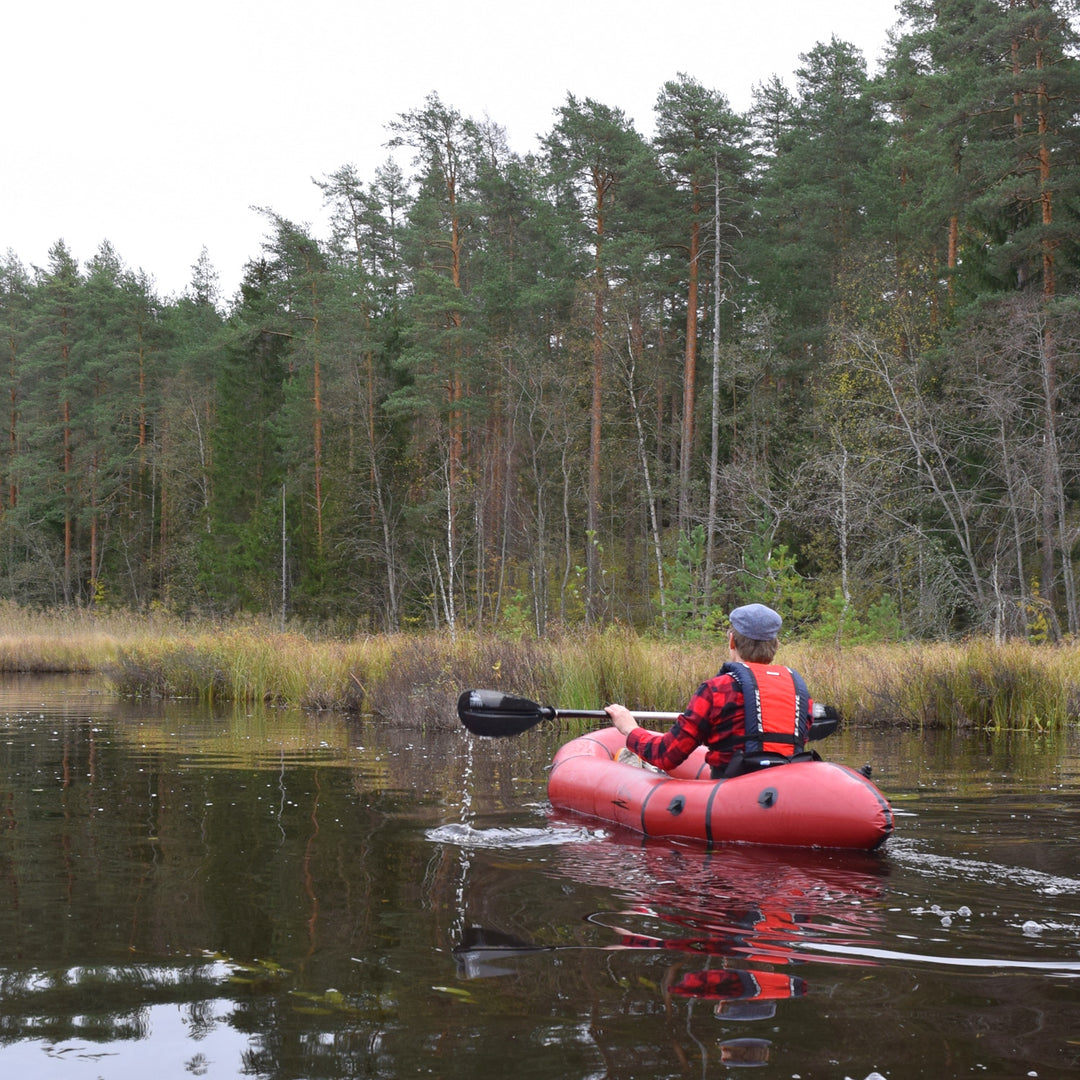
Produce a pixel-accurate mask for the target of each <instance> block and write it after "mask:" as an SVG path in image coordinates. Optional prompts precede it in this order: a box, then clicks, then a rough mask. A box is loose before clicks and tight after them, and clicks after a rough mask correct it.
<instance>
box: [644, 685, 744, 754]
mask: <svg viewBox="0 0 1080 1080" xmlns="http://www.w3.org/2000/svg"><path fill="white" fill-rule="evenodd" d="M717 681H720V680H717ZM722 681H723V682H724V683H730V682H731V680H730V679H728V678H725V679H724V680H722ZM716 696H717V695H716V687H715V686H714V685H713V682H712V681H710V682H706V683H702V684H701V686H699V687H698V688H697V690H696V691H695V693H694V696H693V697H692V698H691V699H690V703H689V704H688V705H687V706H686V709H685V711H684V712H683V713H682V714H681V715H680V716H679V718H678V720H676V721H675V723H674V724H673V725H672V727H671V730H670V731H668V732H667V734H665V735H661V734H660V733H658V732H655V731H646V730H645V729H644V728H640V727H639V728H634V730H633V731H631V732H630V734H629V735H628V736H627V737H626V745H627V747H628V748H629V749H630V750H632V751H633V752H634V753H635V754H637V755H638V757H640V758H641V759H642V760H643V761H645V762H647V763H648V764H650V765H655V766H656V767H657V768H658V769H663V770H664V771H665V772H667V771H668V770H670V769H673V768H675V766H676V765H680V764H681V763H682V762H684V761H685V760H686V759H687V758H688V757H689V756H690V754H691V753H692V752H693V750H694V749H695V748H696V747H698V746H700V745H701V744H702V743H704V742H705V741H706V740H707V739H708V737H709V734H710V729H711V726H712V725H711V720H712V717H713V715H714V708H716V706H717V705H718V704H722V703H719V702H716V700H715V699H716Z"/></svg>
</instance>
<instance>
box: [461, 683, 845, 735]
mask: <svg viewBox="0 0 1080 1080" xmlns="http://www.w3.org/2000/svg"><path fill="white" fill-rule="evenodd" d="M457 709H458V717H459V718H460V720H461V723H462V725H463V726H464V727H465V728H466V729H467V730H468V731H471V732H472V733H473V734H474V735H484V736H488V737H492V738H494V737H507V736H510V735H520V734H521V733H522V732H523V731H528V730H529V728H531V727H535V726H536V725H537V724H542V723H543V722H544V721H545V720H558V719H560V718H565V719H577V720H607V721H610V720H611V717H610V716H608V714H607V713H606V712H604V710H603V709H556V708H553V707H552V706H551V705H538V704H537V703H536V702H535V701H529V700H528V698H522V697H515V696H513V695H512V694H504V693H503V692H502V691H501V690H466V691H464V692H463V693H462V695H461V696H460V697H459V698H458V705H457ZM681 715H682V714H681V713H677V712H635V713H634V714H633V716H634V719H635V720H637V721H639V722H640V721H642V720H659V721H662V722H666V723H669V724H670V723H673V722H674V721H675V720H677V719H678V718H679V716H681ZM839 724H840V717H839V715H838V714H837V712H836V710H835V709H834V708H833V707H832V706H831V705H818V704H815V705H814V724H813V726H812V727H811V728H810V738H811V740H813V739H824V738H825V736H826V735H831V734H832V733H833V732H834V731H835V730H836V729H837V727H838V726H839Z"/></svg>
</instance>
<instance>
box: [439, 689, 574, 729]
mask: <svg viewBox="0 0 1080 1080" xmlns="http://www.w3.org/2000/svg"><path fill="white" fill-rule="evenodd" d="M457 711H458V717H459V718H460V720H461V722H462V724H463V725H464V726H465V727H466V728H467V729H468V730H469V731H471V732H472V733H473V734H474V735H486V736H490V737H505V736H508V735H520V734H521V733H522V732H523V731H528V730H529V728H531V727H535V726H536V725H537V724H539V723H541V722H542V721H544V720H551V719H553V718H554V716H555V710H554V709H552V708H545V707H543V706H541V705H537V704H536V702H535V701H529V700H528V699H526V698H520V697H512V696H511V695H510V694H504V693H503V692H502V691H501V690H466V691H465V692H464V693H463V694H462V695H461V697H459V698H458V703H457Z"/></svg>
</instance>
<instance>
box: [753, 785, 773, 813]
mask: <svg viewBox="0 0 1080 1080" xmlns="http://www.w3.org/2000/svg"><path fill="white" fill-rule="evenodd" d="M777 798H778V796H777V794H776V788H774V787H767V788H764V789H763V790H762V792H761V794H760V795H759V796H758V797H757V801H758V806H763V807H765V809H766V810H768V809H769V807H770V806H775V805H776V800H777Z"/></svg>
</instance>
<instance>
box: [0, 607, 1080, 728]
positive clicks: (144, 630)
mask: <svg viewBox="0 0 1080 1080" xmlns="http://www.w3.org/2000/svg"><path fill="white" fill-rule="evenodd" d="M723 659H724V657H723V655H722V654H721V651H720V648H719V643H718V642H716V641H715V640H699V641H692V642H685V641H674V640H663V641H655V640H652V639H648V638H643V637H640V636H639V635H636V634H634V633H633V632H631V631H628V630H625V629H620V628H615V629H610V630H605V631H602V632H595V633H578V634H565V635H561V636H558V637H552V638H547V639H544V640H543V641H511V640H506V639H502V638H495V637H490V636H472V635H458V636H457V637H451V636H450V635H447V634H426V635H411V634H409V635H406V634H401V635H380V636H360V637H356V638H349V639H341V638H326V639H322V638H319V637H317V636H314V635H306V634H301V633H296V632H287V633H282V632H280V631H279V630H275V629H273V628H271V627H270V626H269V625H267V624H265V623H261V622H259V621H257V620H234V621H232V622H229V623H227V624H224V625H211V624H204V625H197V626H193V625H191V624H188V623H184V622H181V621H179V620H176V619H172V618H170V617H167V616H148V617H137V616H134V615H126V614H115V615H112V614H107V615H101V614H91V613H87V612H59V613H30V612H25V611H22V610H21V609H18V608H15V607H14V606H11V605H4V604H0V671H7V672H39V673H47V672H88V673H98V674H100V675H101V677H102V679H103V681H104V682H105V683H106V684H107V685H108V686H109V687H110V688H111V689H112V690H113V691H115V692H116V693H118V694H120V695H122V696H126V697H166V698H193V699H196V700H200V701H204V702H222V701H234V702H249V703H254V702H265V703H267V704H274V705H291V706H297V707H300V708H304V709H312V710H318V709H334V710H341V711H347V712H363V713H368V714H371V715H374V716H378V717H380V718H383V719H386V720H391V721H394V722H396V723H401V724H408V725H410V726H416V727H423V728H454V727H457V723H458V721H457V715H456V704H457V698H458V695H459V694H460V693H461V692H462V690H466V689H472V688H493V689H500V690H504V691H505V692H507V693H510V694H516V695H519V696H521V697H526V698H530V699H533V700H536V701H538V702H539V703H541V704H545V705H554V706H555V707H556V708H562V709H598V708H601V707H602V706H603V705H605V704H607V703H609V702H612V701H620V702H622V703H623V704H625V705H627V706H628V707H629V708H631V709H639V710H649V711H673V710H678V709H681V708H683V706H684V705H685V704H686V701H687V699H688V698H689V696H690V694H691V693H692V691H693V690H694V689H695V688H696V687H697V686H698V684H699V683H701V682H702V681H703V680H704V679H706V678H708V677H709V676H710V675H712V674H714V673H715V672H716V670H717V669H718V667H719V665H720V663H721V662H722V660H723ZM778 660H779V661H780V662H782V663H786V664H789V665H790V666H792V667H794V668H797V669H798V670H799V671H801V672H802V673H803V675H804V676H805V677H806V681H807V683H808V684H809V686H810V690H811V693H812V694H813V696H814V697H815V699H816V700H818V701H824V702H828V703H830V704H834V705H836V706H837V707H838V708H839V710H840V712H841V714H842V715H843V716H844V717H845V719H846V722H847V723H848V724H851V725H883V726H884V725H887V726H895V727H906V728H913V729H921V728H927V727H934V728H947V729H952V730H965V729H980V730H995V731H996V730H1004V729H1011V730H1031V731H1040V730H1048V729H1053V728H1059V727H1062V726H1064V725H1066V724H1070V723H1076V722H1077V721H1080V646H1077V645H1061V646H1046V645H1043V646H1034V645H1029V644H1026V643H1024V642H1010V643H1006V644H1004V645H995V644H993V643H992V642H990V641H983V640H974V641H969V642H964V643H962V644H905V645H874V646H858V647H854V648H848V649H844V650H837V649H834V648H830V647H826V646H822V645H815V644H803V643H799V642H793V643H790V644H785V645H784V647H783V648H782V650H781V653H780V655H779V656H778Z"/></svg>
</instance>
